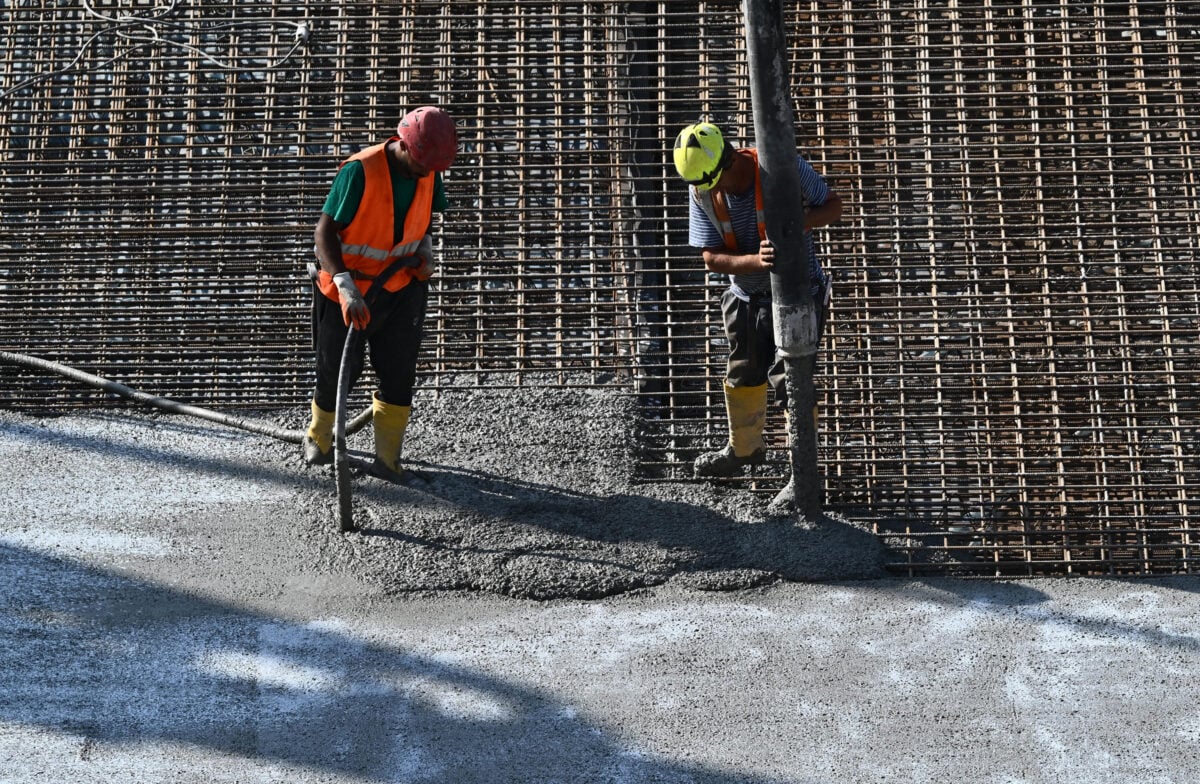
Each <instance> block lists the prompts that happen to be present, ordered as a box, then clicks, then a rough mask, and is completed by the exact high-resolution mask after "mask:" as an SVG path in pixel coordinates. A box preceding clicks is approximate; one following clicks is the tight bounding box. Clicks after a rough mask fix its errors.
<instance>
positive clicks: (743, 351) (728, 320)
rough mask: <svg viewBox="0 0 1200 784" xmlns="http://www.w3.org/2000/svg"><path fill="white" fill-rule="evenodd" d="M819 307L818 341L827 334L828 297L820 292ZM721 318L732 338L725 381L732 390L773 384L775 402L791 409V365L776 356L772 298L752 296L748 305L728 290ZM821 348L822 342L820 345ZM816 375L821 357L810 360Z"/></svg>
mask: <svg viewBox="0 0 1200 784" xmlns="http://www.w3.org/2000/svg"><path fill="white" fill-rule="evenodd" d="M816 305H817V338H818V341H819V339H820V336H821V334H822V333H823V332H824V331H825V296H824V291H822V292H820V295H819V298H818V300H817V302H816ZM721 315H722V318H723V320H724V322H725V335H726V337H728V338H729V361H728V364H727V365H726V368H725V381H726V383H728V384H729V386H731V387H757V386H762V385H763V384H770V385H771V389H773V390H775V403H776V405H778V406H780V407H786V406H787V365H786V364H785V361H784V360H783V359H781V358H777V357H776V356H775V320H774V315H773V314H772V312H771V298H770V297H764V296H757V295H751V297H750V301H749V302H745V301H743V300H741V299H738V298H737V296H735V295H734V293H733V291H732V289H726V290H725V293H724V294H722V295H721ZM818 348H819V342H818ZM804 361H806V362H810V363H811V368H810V370H811V371H813V372H815V371H816V367H817V355H816V354H813V355H812V356H811V357H808V358H807V359H806V360H804Z"/></svg>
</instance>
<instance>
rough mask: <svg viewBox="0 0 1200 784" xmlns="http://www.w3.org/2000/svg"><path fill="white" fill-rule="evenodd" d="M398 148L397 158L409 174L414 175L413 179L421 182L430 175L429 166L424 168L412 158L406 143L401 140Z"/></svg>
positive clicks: (397, 145)
mask: <svg viewBox="0 0 1200 784" xmlns="http://www.w3.org/2000/svg"><path fill="white" fill-rule="evenodd" d="M396 147H397V157H398V158H399V160H400V162H401V163H402V164H403V165H404V168H406V169H408V173H409V174H411V175H412V177H413V179H415V180H419V179H421V178H422V177H424V176H426V175H427V174H429V168H428V167H427V166H422V165H421V164H420V163H418V162H417V159H416V158H414V157H413V156H412V153H411V152H409V150H408V146H407V145H406V144H405V143H404V140H400V141H399V142H398V143H397V144H396Z"/></svg>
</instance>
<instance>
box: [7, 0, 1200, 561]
mask: <svg viewBox="0 0 1200 784" xmlns="http://www.w3.org/2000/svg"><path fill="white" fill-rule="evenodd" d="M786 8H787V11H786V16H787V19H786V24H787V33H788V40H789V43H790V54H789V58H790V62H791V64H792V70H793V73H792V82H793V92H794V95H795V102H796V109H797V145H798V147H800V148H801V149H802V150H803V151H804V152H805V153H806V154H807V156H808V157H809V159H810V160H811V161H812V162H813V163H814V164H815V165H816V166H817V168H818V169H819V170H821V171H823V172H824V173H825V175H826V177H827V179H828V180H829V182H830V184H831V185H832V187H834V188H835V189H836V190H837V191H838V192H839V193H840V194H841V195H842V196H843V198H844V200H845V202H846V213H845V216H844V218H843V220H842V222H841V223H840V224H839V225H838V226H836V227H833V228H832V229H830V230H829V231H827V232H825V233H824V236H823V239H822V247H823V252H824V259H825V262H826V265H827V266H828V267H829V268H830V269H831V270H832V271H833V272H834V275H835V279H836V283H835V306H834V307H835V312H834V316H833V320H832V323H831V324H830V326H829V329H828V332H827V334H826V343H825V346H824V350H823V363H822V368H821V371H820V373H819V377H818V385H819V387H820V398H821V402H822V406H821V425H820V440H821V453H820V454H821V462H822V465H823V466H824V468H825V470H826V471H827V479H826V484H827V492H828V497H829V501H830V506H831V507H832V508H834V509H839V510H842V511H844V512H847V513H852V514H857V515H864V516H869V517H871V518H873V519H875V520H876V521H877V523H878V525H879V526H880V530H881V531H884V532H888V533H891V534H894V535H895V537H896V539H895V541H897V543H898V549H897V552H898V553H900V556H899V558H898V562H897V563H896V564H895V566H896V567H898V568H900V569H903V570H907V571H910V572H916V571H920V570H939V569H948V568H954V569H957V570H967V571H975V572H978V573H984V574H1037V573H1063V572H1084V573H1112V574H1151V573H1158V572H1179V571H1185V572H1193V571H1195V570H1196V566H1195V564H1196V558H1197V549H1196V548H1197V541H1196V536H1197V534H1196V531H1195V528H1194V525H1193V523H1192V520H1191V512H1192V510H1193V507H1194V506H1195V504H1194V502H1193V501H1192V495H1193V493H1194V492H1195V490H1194V489H1195V488H1196V487H1197V486H1200V458H1198V455H1197V450H1198V448H1197V441H1198V440H1200V439H1198V435H1200V434H1198V432H1197V431H1198V430H1200V427H1198V426H1197V402H1198V396H1200V372H1198V366H1200V350H1198V346H1197V342H1198V330H1200V297H1198V289H1200V286H1198V284H1200V273H1198V271H1197V264H1196V262H1197V248H1198V246H1200V218H1198V215H1200V181H1198V171H1197V170H1198V168H1200V163H1198V161H1197V154H1198V151H1200V121H1198V116H1197V112H1198V111H1200V110H1198V109H1197V107H1198V106H1200V89H1198V87H1197V80H1196V77H1195V74H1196V73H1197V71H1198V70H1200V4H1198V3H1184V2H1127V1H1126V2H1119V3H1118V2H1110V3H1079V2H1066V1H1065V0H1052V1H1051V0H1041V1H1038V2H1033V1H1030V0H1027V1H1026V2H1003V1H1001V2H991V3H986V4H965V3H958V2H954V0H944V1H943V2H905V3H902V2H889V1H888V0H873V1H871V2H854V3H851V2H850V1H849V0H844V2H840V3H839V2H803V3H789V4H786ZM0 22H2V25H0V36H2V37H0V44H2V45H0V117H2V118H3V122H2V124H0V173H2V176H3V181H2V189H0V210H2V221H0V309H2V310H3V313H4V318H3V319H2V320H0V346H2V347H4V348H5V349H7V350H11V351H17V352H22V353H29V354H33V355H36V356H40V357H44V358H46V359H51V360H55V361H59V362H63V363H66V364H68V365H71V366H74V367H78V368H80V369H83V370H86V371H89V372H93V373H97V374H100V375H104V376H106V377H109V378H112V379H114V380H118V381H121V382H123V383H126V384H129V385H131V386H134V387H136V388H138V389H141V390H143V391H147V392H152V393H154V394H159V395H163V396H166V397H171V398H174V399H177V400H181V401H185V402H188V403H192V404H197V405H203V406H206V407H210V408H214V409H218V410H232V409H286V408H297V409H303V408H304V407H305V406H306V401H307V399H308V396H309V394H310V384H311V372H312V371H311V356H310V327H309V319H308V307H309V296H310V292H309V289H308V286H307V283H306V281H305V279H304V276H303V273H302V271H303V268H304V265H305V263H306V261H307V260H308V259H309V257H310V256H311V250H310V248H311V238H312V228H313V225H314V223H315V220H316V216H317V214H318V212H319V210H320V207H321V204H322V201H323V199H324V196H325V194H326V191H327V188H328V186H329V183H330V181H331V178H332V175H333V172H334V170H335V168H336V166H337V164H338V162H339V161H341V160H342V159H343V158H345V157H346V156H347V155H349V154H351V153H353V152H355V151H356V150H358V149H360V148H361V147H363V146H366V145H369V144H372V143H375V142H377V141H380V140H382V138H384V137H385V136H387V135H388V134H389V132H390V130H391V129H392V128H394V126H395V122H396V119H397V118H398V116H399V115H400V114H401V113H402V112H403V111H405V110H406V109H408V108H411V107H414V106H417V105H420V104H425V103H437V104H440V105H442V106H444V107H446V108H447V109H448V110H449V111H450V112H451V113H452V114H453V115H454V116H455V117H456V119H457V121H458V126H459V133H460V142H461V145H460V156H459V159H458V162H457V164H456V166H455V168H454V169H453V170H452V171H451V172H450V173H449V175H448V176H447V178H446V183H447V188H448V191H449V194H450V197H451V200H452V203H453V209H452V211H451V212H450V213H449V214H448V215H447V218H446V220H445V221H443V222H442V224H441V226H440V232H439V234H440V237H439V246H440V254H441V261H442V266H441V271H440V275H439V277H438V279H437V281H436V285H435V290H434V291H435V293H434V297H433V301H432V303H431V309H430V315H429V321H428V330H429V333H428V339H427V342H426V351H425V358H424V361H423V363H422V367H421V381H420V385H421V387H422V388H423V389H426V390H429V389H446V388H455V387H463V386H471V385H479V384H491V385H544V384H557V383H571V384H592V385H597V386H605V387H611V386H615V387H616V388H626V389H628V390H630V392H631V393H634V394H637V395H639V396H640V398H641V399H642V401H643V402H644V404H645V405H644V406H643V411H644V412H645V421H644V423H643V425H642V431H643V432H644V434H645V444H644V459H643V463H642V469H643V472H644V475H645V476H646V477H648V478H655V479H666V480H684V479H687V478H688V475H689V473H690V461H691V459H692V458H693V457H694V456H695V455H696V454H697V452H698V451H700V450H701V449H704V448H709V447H712V446H713V445H715V444H718V443H719V442H720V441H721V440H723V439H724V436H725V432H726V427H725V423H724V412H723V408H722V398H721V392H720V389H721V387H720V384H721V377H722V374H723V370H724V345H723V336H722V334H721V330H720V327H719V323H720V322H719V317H718V314H717V312H716V303H717V296H718V294H719V292H720V290H721V288H722V287H723V285H724V284H723V282H722V281H720V280H716V279H711V278H710V277H709V276H707V275H705V274H704V273H703V271H702V267H701V264H700V262H699V260H698V258H697V256H696V253H695V252H694V251H693V250H691V249H689V248H688V247H687V244H686V240H687V237H686V209H685V198H686V197H685V194H684V190H683V188H682V186H681V185H680V183H679V182H678V181H677V179H676V178H675V177H674V172H673V170H671V168H670V163H669V158H668V148H669V146H670V143H671V141H672V140H673V138H674V135H675V133H676V132H677V131H678V130H679V128H680V127H682V126H683V125H684V124H687V123H689V122H693V121H695V120H696V119H698V118H700V117H701V116H704V117H707V118H709V119H711V120H713V121H715V122H717V123H718V124H720V125H721V126H722V128H723V130H725V131H726V133H727V135H729V136H731V137H732V138H733V140H734V141H735V142H737V143H741V144H752V143H753V139H752V136H753V127H752V125H753V119H752V113H751V107H750V105H749V87H748V78H747V73H746V65H745V62H746V60H745V51H744V45H743V42H742V36H743V29H742V26H741V25H742V23H741V18H740V4H738V3H734V2H699V3H697V2H684V1H683V0H676V1H673V2H648V3H586V2H525V1H522V2H470V3H466V2H462V3H455V2H411V1H410V2H391V3H349V2H322V3H310V2H285V1H283V0H279V1H277V2H239V3H236V4H235V3H232V2H230V3H219V2H211V3H204V4H198V3H189V2H179V3H171V4H169V5H164V4H161V3H156V2H92V3H78V4H64V3H57V2H11V3H7V4H6V5H5V7H4V9H3V11H0ZM0 372H2V374H3V375H2V378H0V407H4V408H7V409H10V410H18V411H25V412H30V413H36V414H53V413H62V412H65V411H68V410H71V409H74V408H78V407H82V406H95V405H105V406H111V405H115V404H119V402H115V401H114V400H113V399H111V398H104V397H103V396H102V395H101V394H100V393H98V392H96V390H94V389H89V388H86V387H84V386H82V385H79V384H76V383H74V382H70V381H65V380H63V379H62V378H58V377H50V376H48V375H46V374H42V373H41V372H38V371H33V370H25V369H21V368H17V367H12V366H3V370H2V371H0ZM768 435H769V437H770V440H771V442H772V443H773V444H774V445H775V446H777V447H783V445H784V442H783V433H782V422H781V421H776V420H775V419H772V420H771V423H770V425H769V433H768ZM779 458H780V459H782V458H783V453H782V452H780V453H779ZM785 470H786V466H785V465H784V464H783V463H782V462H776V463H774V464H772V468H771V470H769V471H767V472H766V473H765V474H760V475H759V477H757V478H756V479H753V480H750V479H746V480H739V481H741V482H748V483H750V486H751V487H753V488H755V489H761V490H762V492H764V493H765V492H768V491H769V490H770V489H773V488H775V487H777V486H778V485H779V483H780V482H781V481H782V476H783V473H784V471H785Z"/></svg>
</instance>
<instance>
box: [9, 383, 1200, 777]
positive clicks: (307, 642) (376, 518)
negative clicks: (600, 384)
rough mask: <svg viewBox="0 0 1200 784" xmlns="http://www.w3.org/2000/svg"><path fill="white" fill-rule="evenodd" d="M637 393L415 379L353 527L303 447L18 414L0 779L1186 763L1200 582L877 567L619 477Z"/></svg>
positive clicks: (1190, 766) (1018, 770) (739, 508)
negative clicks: (889, 571)
mask: <svg viewBox="0 0 1200 784" xmlns="http://www.w3.org/2000/svg"><path fill="white" fill-rule="evenodd" d="M628 406H629V402H628V400H627V399H626V398H624V397H622V396H620V395H615V394H609V393H605V392H603V391H589V390H570V389H541V388H537V389H533V388H530V389H520V390H508V391H498V390H482V389H481V390H476V391H467V392H454V393H442V394H441V395H439V396H437V397H434V396H431V395H426V396H423V397H421V398H419V399H418V401H417V405H416V407H415V410H414V418H413V423H412V427H411V429H410V433H409V438H408V441H407V444H406V449H405V452H406V454H407V455H408V456H409V457H411V458H412V459H414V460H415V461H416V462H415V467H416V468H417V470H418V471H419V472H420V475H421V476H420V477H418V478H415V479H414V481H412V482H410V483H409V485H407V486H393V485H387V484H384V483H382V482H379V481H377V480H373V479H369V478H365V477H364V478H359V479H357V480H356V490H357V493H356V507H355V512H356V516H357V517H358V522H359V524H360V525H362V526H363V530H361V531H359V532H355V533H350V534H340V533H338V532H337V531H336V521H335V518H334V515H335V512H336V501H335V499H334V498H333V482H332V479H331V478H330V476H329V474H328V471H327V469H322V470H317V469H308V468H304V467H302V466H301V465H300V461H299V454H298V453H299V450H298V448H296V447H293V446H292V445H288V444H282V443H279V442H273V441H271V440H270V439H267V438H265V437H262V436H257V435H253V434H247V433H244V432H241V431H231V430H228V429H223V428H221V427H220V426H215V425H209V424H207V423H202V424H197V423H196V422H194V421H190V420H187V419H185V418H182V417H163V416H157V415H154V414H149V413H146V412H144V411H141V410H133V411H97V412H88V413H82V414H79V415H75V416H71V417H64V418H58V419H34V418H30V417H23V416H19V415H14V414H11V413H5V412H0V462H2V464H3V467H4V477H5V481H4V482H3V483H0V504H2V505H3V506H2V508H4V509H6V510H8V511H7V513H6V515H5V519H4V522H3V523H2V524H0V782H4V783H5V784H8V783H9V782H20V783H22V784H23V783H24V782H60V781H71V782H84V783H85V784H86V783H89V782H96V783H97V784H99V782H104V783H105V784H113V782H156V781H161V782H243V783H245V782H252V783H254V784H258V783H260V782H277V781H278V782H282V781H288V782H336V783H337V784H342V783H349V782H447V783H449V782H526V781H528V782H596V781H601V782H609V781H612V782H715V783H717V784H733V782H751V783H752V784H753V783H757V782H762V783H763V784H766V783H768V782H867V781H890V780H904V781H942V780H956V779H957V780H965V779H969V780H973V781H974V780H978V781H984V782H992V781H994V782H1043V781H1044V782H1052V781H1061V780H1064V779H1065V778H1066V777H1071V778H1073V779H1075V780H1079V781H1107V780H1121V781H1133V782H1139V781H1145V782H1151V781H1153V782H1192V781H1195V780H1196V779H1197V777H1198V775H1200V704H1198V703H1197V701H1196V700H1195V696H1194V695H1195V673H1196V672H1197V671H1200V580H1197V579H1195V578H1173V579H1162V580H1153V581H1115V580H1065V579H1064V580H1034V581H1022V582H988V581H957V580H952V579H943V580H930V581H901V580H894V579H888V578H886V577H885V576H884V575H883V574H882V571H881V567H880V564H881V563H882V560H883V550H882V546H881V545H880V543H879V542H878V541H877V540H876V539H875V537H873V536H871V535H870V534H869V533H868V532H866V531H864V530H861V529H859V528H858V527H856V526H855V525H854V524H852V523H851V522H847V521H841V520H834V519H831V520H827V521H824V522H822V523H821V525H819V526H817V527H816V528H814V529H805V528H800V527H798V526H795V525H792V524H790V523H789V522H788V521H780V520H773V519H770V518H767V517H765V514H764V511H763V508H762V507H763V506H765V501H763V500H761V499H760V500H756V499H755V498H754V497H752V496H750V495H749V494H745V493H741V492H736V491H728V490H723V489H720V488H716V487H713V486H710V485H707V484H704V483H695V484H691V483H682V484H680V483H670V484H661V485H655V484H651V485H645V484H641V483H636V482H633V481H632V472H633V467H634V462H635V458H634V455H635V448H636V441H637V439H636V427H637V425H636V419H635V418H634V417H633V416H632V411H631V410H630V409H629V408H628ZM296 416H297V417H299V413H297V414H296ZM288 424H289V425H290V426H298V425H299V420H298V419H296V420H295V421H290V422H289V423H288ZM368 444H369V433H364V434H360V435H359V436H356V437H355V439H354V440H353V441H352V446H353V447H355V448H357V449H360V450H362V449H366V448H367V445H368Z"/></svg>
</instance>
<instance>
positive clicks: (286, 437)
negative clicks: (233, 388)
mask: <svg viewBox="0 0 1200 784" xmlns="http://www.w3.org/2000/svg"><path fill="white" fill-rule="evenodd" d="M0 361H4V362H9V363H11V364H14V365H24V366H25V367H31V368H36V369H38V370H48V371H50V372H52V373H57V374H59V375H60V376H65V377H66V378H70V379H73V380H75V381H82V382H83V383H85V384H90V385H92V386H94V387H99V388H100V389H103V390H104V391H105V392H111V393H112V394H114V395H119V396H121V397H126V398H129V399H131V400H136V401H138V402H139V403H146V404H147V405H151V406H154V407H155V408H161V409H163V410H164V411H170V412H171V413H174V414H186V415H188V416H194V417H199V418H200V419H206V420H208V421H209V422H216V423H217V424H220V425H227V426H229V427H236V428H238V429H240V430H248V431H250V432H251V433H258V434H260V435H264V436H270V437H271V438H277V439H279V440H280V441H287V442H288V443H292V444H299V443H301V442H303V440H304V431H303V430H287V429H285V428H281V427H276V426H274V425H270V424H267V423H265V422H256V421H254V420H252V419H245V418H242V417H234V416H230V415H228V414H222V413H219V412H217V411H210V410H208V409H206V408H199V407H197V406H189V405H187V404H186V403H180V402H178V401H175V400H171V399H169V398H165V397H158V396H156V395H149V394H146V393H145V392H139V391H138V390H136V389H134V388H132V387H127V386H125V385H124V384H118V383H117V382H116V381H109V380H108V379H107V378H102V377H100V376H94V375H92V374H91V373H85V372H83V371H82V370H77V369H76V368H73V367H68V366H67V365H61V364H59V363H58V362H51V361H50V360H48V359H41V358H39V357H31V356H29V355H28V354H16V353H13V352H11V351H0ZM370 421H371V409H370V408H368V409H366V410H365V411H363V412H362V413H361V414H359V415H358V416H356V417H355V418H354V419H353V420H351V421H350V422H349V423H348V424H347V425H346V435H348V436H349V435H353V434H354V433H357V432H358V431H359V430H362V429H363V427H365V426H366V424H367V423H368V422H370Z"/></svg>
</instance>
